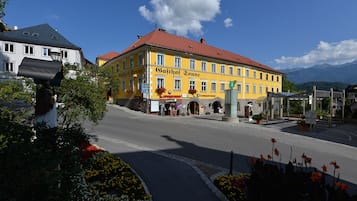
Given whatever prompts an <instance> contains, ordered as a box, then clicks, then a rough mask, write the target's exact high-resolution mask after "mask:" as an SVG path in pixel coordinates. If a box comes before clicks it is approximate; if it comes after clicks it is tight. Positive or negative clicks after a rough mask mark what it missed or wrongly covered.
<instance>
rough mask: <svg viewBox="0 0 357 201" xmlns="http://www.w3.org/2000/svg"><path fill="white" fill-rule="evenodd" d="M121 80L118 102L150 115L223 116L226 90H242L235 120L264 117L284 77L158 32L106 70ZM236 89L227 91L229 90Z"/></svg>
mask: <svg viewBox="0 0 357 201" xmlns="http://www.w3.org/2000/svg"><path fill="white" fill-rule="evenodd" d="M103 67H104V68H109V69H110V70H111V71H112V73H113V74H115V75H116V76H115V77H117V79H118V81H117V83H118V85H119V86H117V89H118V90H117V91H114V94H113V96H114V101H115V102H116V103H117V104H119V105H124V106H127V107H130V108H132V109H135V110H141V111H143V112H146V113H160V114H166V115H168V114H171V115H172V113H174V115H179V114H183V115H187V114H198V115H199V114H211V113H220V112H223V111H224V104H225V102H224V101H225V97H224V96H225V95H224V94H225V90H227V89H229V88H230V87H232V88H233V89H235V90H238V96H237V100H238V101H237V102H238V105H237V110H238V111H237V114H238V115H239V116H246V115H247V113H249V112H250V113H260V112H262V111H263V105H264V104H263V103H264V101H265V99H266V97H267V92H281V90H282V73H281V72H279V71H276V70H274V69H272V68H270V67H268V66H265V65H263V64H260V63H258V62H256V61H253V60H252V59H249V58H247V57H244V56H241V55H238V54H235V53H232V52H229V51H226V50H222V49H219V48H216V47H213V46H210V45H208V44H206V41H205V40H204V39H201V40H200V41H193V40H190V39H187V38H184V37H180V36H176V35H173V34H170V33H167V32H166V31H165V30H162V29H157V30H154V31H153V32H151V33H149V34H147V35H145V36H138V39H137V41H136V42H134V43H133V44H132V45H131V46H129V47H128V48H127V49H125V50H124V51H123V52H122V53H120V54H119V55H118V56H116V57H114V58H112V59H111V60H109V61H108V62H106V63H105V64H104V65H103ZM230 84H231V85H232V86H229V85H230Z"/></svg>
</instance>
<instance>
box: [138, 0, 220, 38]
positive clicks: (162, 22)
mask: <svg viewBox="0 0 357 201" xmlns="http://www.w3.org/2000/svg"><path fill="white" fill-rule="evenodd" d="M220 2H221V0H151V1H150V5H151V6H152V10H150V9H148V8H147V7H146V5H143V6H140V7H139V12H140V14H141V15H142V16H143V17H144V18H145V19H146V20H148V21H150V22H153V23H157V24H158V25H159V26H161V27H162V28H164V29H166V30H168V31H175V32H176V33H177V34H178V35H182V36H186V35H187V34H188V33H191V34H194V35H197V36H199V35H202V34H203V31H202V28H203V26H202V22H209V21H213V20H214V18H215V16H216V15H217V14H219V13H220Z"/></svg>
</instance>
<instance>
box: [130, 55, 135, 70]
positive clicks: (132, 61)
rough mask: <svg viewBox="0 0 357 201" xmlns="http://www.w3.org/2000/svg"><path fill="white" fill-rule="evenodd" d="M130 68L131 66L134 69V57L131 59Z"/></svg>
mask: <svg viewBox="0 0 357 201" xmlns="http://www.w3.org/2000/svg"><path fill="white" fill-rule="evenodd" d="M129 66H130V68H134V58H133V57H131V58H130V59H129Z"/></svg>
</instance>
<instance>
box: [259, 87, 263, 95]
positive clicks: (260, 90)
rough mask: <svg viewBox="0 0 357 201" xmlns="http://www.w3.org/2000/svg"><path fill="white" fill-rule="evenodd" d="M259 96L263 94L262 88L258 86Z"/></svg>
mask: <svg viewBox="0 0 357 201" xmlns="http://www.w3.org/2000/svg"><path fill="white" fill-rule="evenodd" d="M259 94H260V95H261V94H263V87H262V86H261V85H260V86H259Z"/></svg>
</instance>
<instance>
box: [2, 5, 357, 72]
mask: <svg viewBox="0 0 357 201" xmlns="http://www.w3.org/2000/svg"><path fill="white" fill-rule="evenodd" d="M356 10H357V0H101V1H88V0H61V1H49V0H31V1H29V0H9V2H8V4H7V5H6V6H5V14H6V15H5V17H4V18H3V22H4V23H6V24H7V25H8V26H9V27H14V26H17V27H18V28H19V29H20V28H26V27H30V26H35V25H39V24H44V23H47V24H49V25H50V26H51V27H53V28H54V29H56V30H57V31H58V32H59V33H60V34H62V35H63V36H64V37H65V38H67V39H68V40H69V41H71V42H72V43H74V44H75V45H77V46H79V47H81V48H82V51H83V53H84V55H85V57H86V58H87V59H88V60H90V61H91V62H93V63H95V58H96V57H97V56H99V55H103V54H106V53H108V52H111V51H115V52H122V51H123V50H124V49H126V48H127V47H128V46H129V45H130V44H132V43H133V42H135V41H136V40H137V35H145V34H148V33H150V32H152V31H153V30H155V29H156V28H163V29H165V30H166V31H168V32H170V33H173V34H176V35H179V36H183V37H186V38H189V39H192V40H196V41H199V40H200V38H205V40H206V43H207V44H208V45H212V46H215V47H217V48H220V49H224V50H228V51H231V52H234V53H237V54H239V55H242V56H246V57H249V58H251V59H253V60H255V61H258V62H259V63H262V64H265V65H267V66H270V67H272V68H274V69H286V68H296V67H309V66H313V65H318V64H325V63H328V64H342V63H348V62H352V61H355V60H357V12H356Z"/></svg>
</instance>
